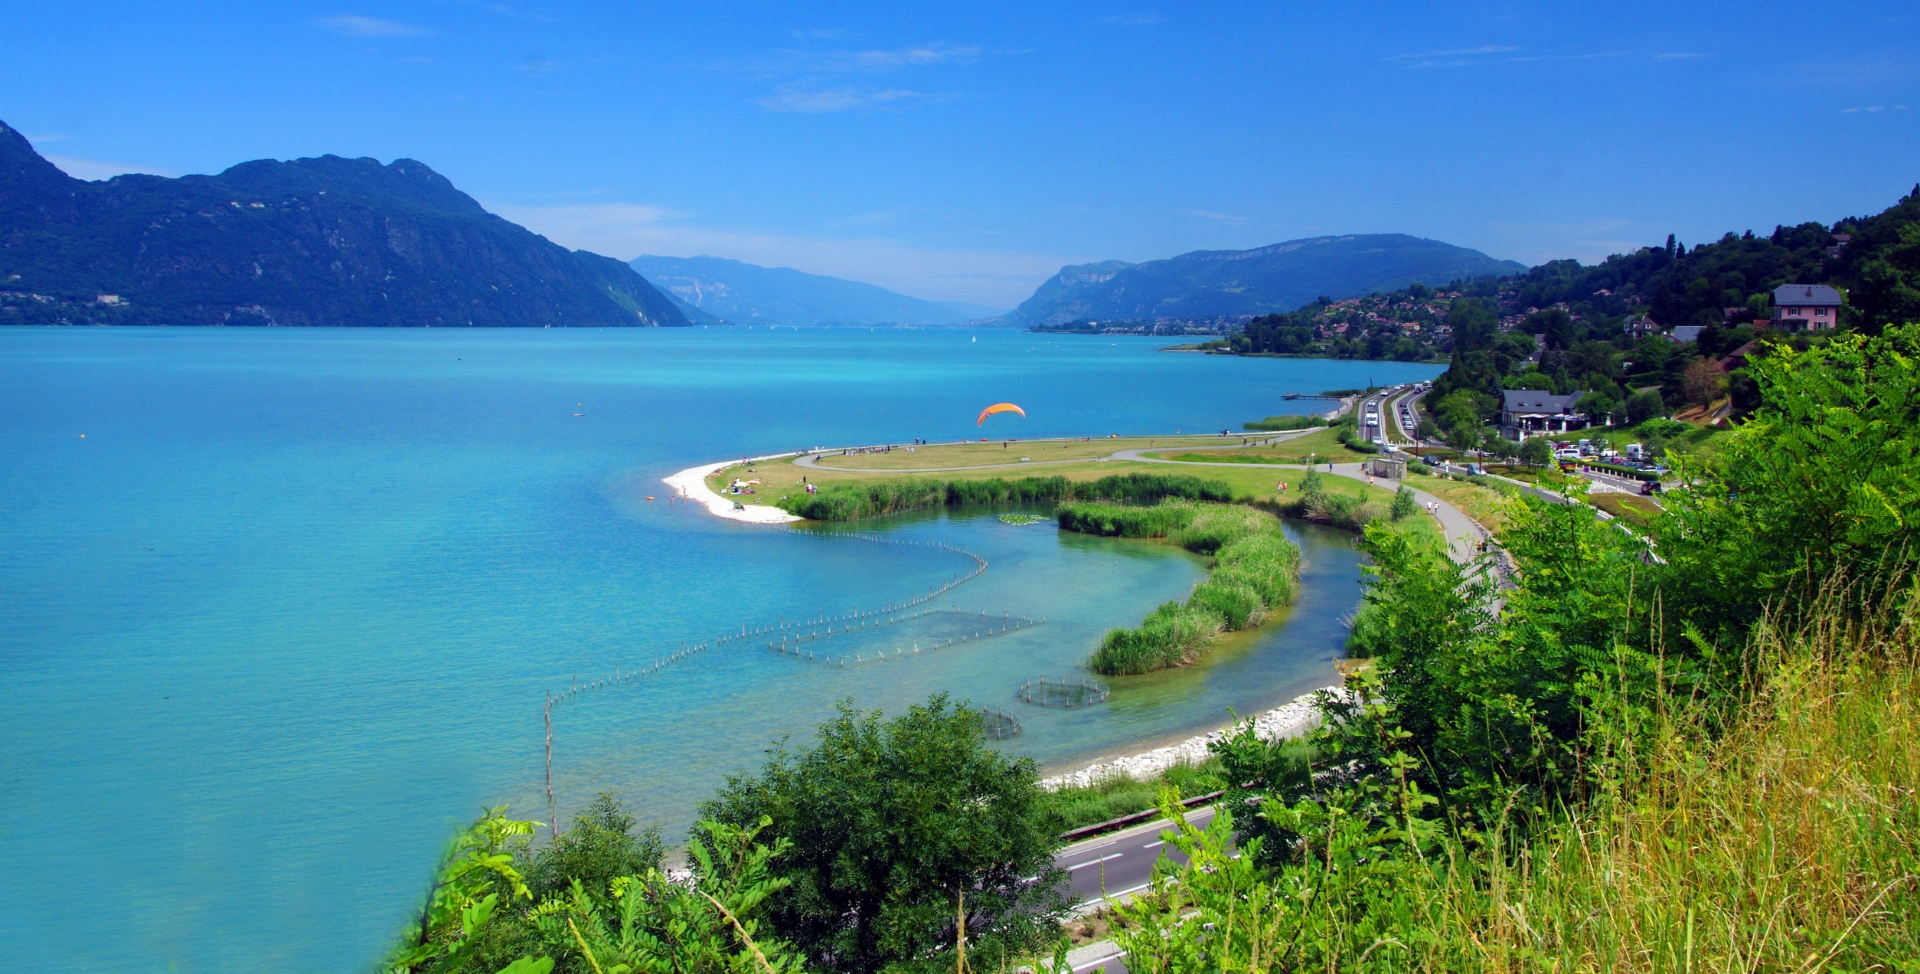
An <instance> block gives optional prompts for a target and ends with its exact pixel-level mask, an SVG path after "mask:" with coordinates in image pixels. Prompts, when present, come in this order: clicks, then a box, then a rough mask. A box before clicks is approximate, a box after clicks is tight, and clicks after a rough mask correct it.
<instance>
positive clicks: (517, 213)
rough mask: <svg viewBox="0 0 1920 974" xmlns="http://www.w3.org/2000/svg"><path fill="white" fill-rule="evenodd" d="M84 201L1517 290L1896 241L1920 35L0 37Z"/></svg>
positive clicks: (1756, 27) (1283, 17) (57, 8)
mask: <svg viewBox="0 0 1920 974" xmlns="http://www.w3.org/2000/svg"><path fill="white" fill-rule="evenodd" d="M7 20H8V24H7V29H6V30H5V31H3V32H0V119H4V120H5V121H7V122H8V123H10V124H12V125H13V126H14V127H16V128H18V129H20V130H21V131H23V132H25V133H26V134H27V135H28V136H29V137H30V138H32V139H33V140H34V144H35V146H36V147H37V148H39V149H40V151H41V152H42V153H44V154H46V155H48V156H49V157H53V158H55V160H56V162H58V163H59V164H60V165H62V166H63V167H66V168H67V169H68V171H69V172H72V173H73V174H75V175H79V176H83V177H89V178H101V177H103V176H105V175H108V174H111V173H113V172H118V171H130V170H140V171H149V172H159V173H163V174H179V173H188V172H216V171H218V170H220V169H223V168H225V167H227V166H229V165H232V164H234V163H236V162H240V161H243V160H247V159H256V158H262V157H275V158H292V157H297V156H306V155H318V154H321V153H327V152H332V153H337V154H341V155H356V156H357V155H369V156H373V157H375V158H378V159H380V160H381V161H383V162H384V161H388V160H391V159H394V158H396V157H401V156H405V157H411V158H414V159H418V160H420V161H422V162H425V163H427V164H428V165H430V166H432V167H433V168H435V169H436V170H438V171H440V172H441V173H444V174H445V175H447V176H448V177H449V178H451V179H452V180H453V181H454V183H455V184H456V185H458V186H459V187H460V188H462V189H464V190H466V191H467V192H468V193H471V194H472V195H473V196H475V197H476V198H478V199H479V200H480V201H481V202H482V203H484V204H485V205H486V206H487V207H488V208H489V209H492V210H494V211H495V212H498V213H501V214H503V215H505V216H507V217H509V218H510V219H513V220H515V221H517V222H520V223H523V224H525V225H527V226H529V227H531V228H533V229H535V230H537V231H539V232H541V233H545V234H546V235H548V236H549V237H552V238H553V239H555V240H557V241H559V242H561V243H564V244H567V245H569V246H573V247H581V248H586V249H589V250H594V251H598V252H601V253H605V254H608V255H611V256H615V257H620V258H627V257H632V256H634V255H636V254H639V253H659V254H671V255H692V254H701V253H705V254H715V255H719V256H725V257H735V258H738V259H742V260H747V261H751V262H753V263H759V264H771V265H785V266H792V267H798V268H800V269H802V270H807V271H813V272H817V273H825V274H834V275H838V276H843V277H851V278H856V279H859V280H866V281H871V282H873V283H876V284H880V285H883V286H886V287H891V288H894V289H896V290H900V291H903V292H906V293H909V294H913V295H916V296H920V297H927V298H937V299H947V300H966V301H976V302H980V303H984V304H990V305H995V306H999V307H1011V306H1012V305H1013V304H1015V303H1017V302H1018V301H1019V300H1021V299H1022V298H1024V297H1025V296H1026V295H1027V294H1029V293H1031V291H1032V289H1033V287H1034V285H1036V284H1037V283H1039V282H1040V281H1041V280H1043V279H1044V278H1046V277H1047V276H1048V275H1050V274H1052V273H1053V272H1054V271H1055V270H1056V269H1057V268H1058V267H1059V266H1060V265H1061V264H1065V263H1078V262H1084V261H1091V260H1101V259H1106V258H1121V259H1125V260H1134V261H1138V260H1149V259H1153V258H1158V257H1166V256H1171V255H1173V254H1177V253H1183V252H1186V251H1189V250H1197V249H1229V248H1244V247H1252V246H1258V245H1261V244H1266V243H1272V242H1275V241H1279V240H1286V239H1292V238H1297V237H1305V236H1315V235H1320V234H1329V233H1375V232H1402V233H1411V234H1416V235H1419V236H1424V237H1433V238H1437V239H1441V240H1446V241H1448V242H1451V243H1456V244H1460V245H1464V246H1470V247H1476V248H1479V249H1481V250H1484V251H1486V252H1488V253H1490V254H1492V255H1494V256H1496V257H1503V258H1512V259H1516V260H1520V261H1524V262H1527V263H1537V262H1540V261H1543V260H1547V259H1551V258H1556V257H1577V258H1580V259H1582V260H1585V261H1593V260H1596V259H1599V258H1602V257H1604V256H1605V255H1606V254H1608V253H1611V252H1617V251H1621V250H1624V249H1630V248H1632V247H1634V246H1638V245H1640V244H1643V243H1651V242H1658V241H1662V240H1664V239H1665V237H1666V235H1667V233H1669V232H1674V233H1678V234H1679V235H1680V238H1681V239H1682V240H1683V241H1688V242H1697V241H1701V240H1705V239H1709V238H1712V237H1717V236H1718V235H1719V234H1720V233H1721V232H1723V231H1726V230H1744V229H1748V228H1753V229H1756V230H1763V231H1764V230H1768V229H1771V227H1772V226H1773V225H1774V224H1775V223H1795V222H1799V221H1803V220H1809V219H1817V220H1822V221H1832V220H1834V219H1836V218H1838V217H1841V216H1845V215H1849V214H1857V213H1866V212H1873V211H1877V210H1879V209H1881V208H1883V207H1885V206H1887V205H1888V204H1890V203H1892V202H1893V201H1894V200H1895V199H1896V198H1897V197H1899V196H1900V195H1901V194H1903V193H1905V192H1907V191H1908V190H1909V189H1911V188H1912V186H1913V185H1914V184H1915V183H1916V182H1917V181H1920V9H1915V8H1914V6H1913V5H1912V4H1911V3H1905V4H1897V3H1831V4H1818V5H1807V4H1804V3H1799V4H1758V3H1754V4H1728V3H1717V4H1701V3H1672V2H1665V3H1613V4H1578V5H1575V4H1565V3H1481V4H1448V3H1420V4H1406V5H1372V6H1357V5H1353V4H1324V5H1315V4H1304V3H1290V4H1207V3H1194V2H1187V3H1182V4H1179V5H1173V4H1152V3H1132V2H1128V3H1118V4H1048V3H1032V2H1028V3H1008V4H971V5H964V6H963V5H934V4H901V5H898V6H897V7H888V6H881V5H874V4H856V3H841V4H816V5H811V6H807V7H804V8H802V7H800V6H798V5H793V6H787V5H754V4H739V3H698V4H695V3H682V4H672V5H669V4H658V3H619V4H612V3H608V4H552V3H543V2H538V0H535V2H521V0H510V2H507V3H478V2H476V3H463V2H452V0H351V2H349V0H339V2H333V0H328V2H320V3H307V2H288V3H272V4H261V3H234V2H219V0H214V2H201V3H196V4H167V5H161V4H146V5H132V4H102V3H94V2H86V0H77V2H76V0H63V2H61V3H40V4H27V3H15V4H12V5H10V7H9V11H8V16H7Z"/></svg>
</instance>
